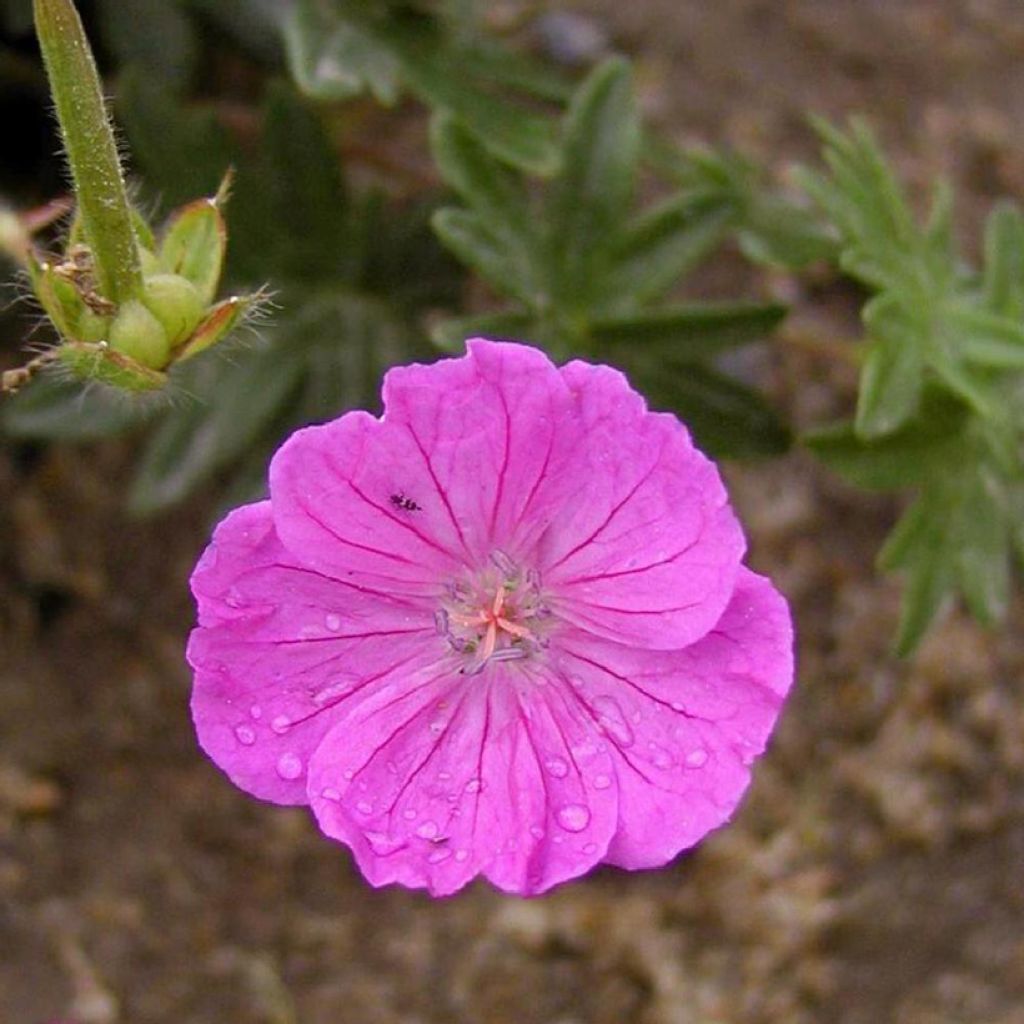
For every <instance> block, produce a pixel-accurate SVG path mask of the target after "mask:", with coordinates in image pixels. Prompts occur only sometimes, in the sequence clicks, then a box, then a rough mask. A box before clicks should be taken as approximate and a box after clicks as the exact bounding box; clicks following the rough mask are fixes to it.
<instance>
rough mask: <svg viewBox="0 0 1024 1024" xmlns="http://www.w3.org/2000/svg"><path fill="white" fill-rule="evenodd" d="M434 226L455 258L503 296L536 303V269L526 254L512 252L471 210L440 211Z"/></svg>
mask: <svg viewBox="0 0 1024 1024" xmlns="http://www.w3.org/2000/svg"><path fill="white" fill-rule="evenodd" d="M432 223H433V225H434V230H435V231H436V232H437V235H438V237H439V238H440V239H441V241H442V242H443V243H444V245H446V246H447V247H448V248H449V249H451V251H452V252H453V253H455V255H456V256H457V257H458V258H459V259H460V260H461V261H462V262H463V263H465V264H467V265H468V266H471V267H473V268H474V269H475V270H476V271H477V272H478V273H479V274H480V275H481V276H482V277H483V278H484V280H486V281H487V282H489V283H490V284H491V286H492V287H493V288H494V289H495V290H496V291H497V292H498V293H499V294H509V295H514V296H516V297H517V298H520V299H522V300H523V301H524V302H528V303H529V302H532V300H533V298H534V289H533V284H532V268H531V265H530V262H529V259H528V257H527V256H526V255H525V254H523V253H517V252H515V251H514V250H511V251H510V250H509V249H508V248H507V247H506V246H504V245H502V243H501V240H500V239H499V238H497V237H496V236H495V235H494V234H492V233H491V231H490V230H489V229H488V228H487V227H486V226H485V225H484V222H483V220H482V219H481V218H480V217H479V216H478V215H477V214H475V213H473V212H472V211H470V210H459V209H455V208H452V207H449V208H447V209H443V210H438V211H437V212H436V213H435V214H434V216H433V220H432Z"/></svg>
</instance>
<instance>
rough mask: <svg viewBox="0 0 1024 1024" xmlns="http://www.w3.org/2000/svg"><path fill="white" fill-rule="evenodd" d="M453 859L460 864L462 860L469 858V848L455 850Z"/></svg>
mask: <svg viewBox="0 0 1024 1024" xmlns="http://www.w3.org/2000/svg"><path fill="white" fill-rule="evenodd" d="M455 859H456V860H457V861H458V862H459V863H460V864H461V863H462V862H463V861H466V860H469V850H456V851H455Z"/></svg>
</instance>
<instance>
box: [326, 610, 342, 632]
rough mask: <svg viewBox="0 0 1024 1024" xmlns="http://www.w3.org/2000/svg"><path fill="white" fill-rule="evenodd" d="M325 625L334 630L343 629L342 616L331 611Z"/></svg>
mask: <svg viewBox="0 0 1024 1024" xmlns="http://www.w3.org/2000/svg"><path fill="white" fill-rule="evenodd" d="M324 625H325V626H326V627H327V628H328V629H329V630H330V631H331V632H332V633H337V632H338V630H339V629H341V616H340V615H335V614H333V613H331V614H330V615H328V616H327V617H326V618H325V619H324Z"/></svg>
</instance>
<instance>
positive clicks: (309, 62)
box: [284, 0, 401, 106]
mask: <svg viewBox="0 0 1024 1024" xmlns="http://www.w3.org/2000/svg"><path fill="white" fill-rule="evenodd" d="M284 42H285V52H286V54H287V57H288V66H289V68H290V69H291V73H292V76H293V77H294V79H295V82H296V84H297V85H298V87H299V88H300V89H301V90H302V91H303V92H304V93H306V94H307V95H309V96H313V97H315V98H316V99H321V100H347V99H351V98H352V97H353V96H357V95H359V93H361V92H363V91H364V90H366V89H368V90H369V91H370V92H372V93H373V95H374V96H375V97H376V99H377V100H378V102H380V103H383V104H385V105H386V106H391V105H392V104H393V103H395V101H396V100H397V99H398V93H399V88H400V75H401V67H400V64H399V61H398V58H397V57H396V56H395V54H394V53H393V52H392V50H391V49H390V48H389V47H387V46H385V45H383V44H382V43H381V42H380V40H378V39H377V37H376V36H375V35H374V34H373V33H372V32H369V31H367V30H366V29H365V28H364V27H363V26H362V25H360V24H358V23H357V22H354V21H350V20H348V19H346V18H344V17H342V16H340V14H339V12H335V11H332V10H330V9H329V8H328V7H327V6H326V5H325V4H324V3H322V2H321V0H299V2H298V3H297V4H296V5H295V6H294V8H293V9H292V10H291V11H290V12H289V14H288V16H287V17H286V20H285V23H284Z"/></svg>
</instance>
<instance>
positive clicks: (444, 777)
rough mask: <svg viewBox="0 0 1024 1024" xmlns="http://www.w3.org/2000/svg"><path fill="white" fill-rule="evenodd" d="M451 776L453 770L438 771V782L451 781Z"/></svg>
mask: <svg viewBox="0 0 1024 1024" xmlns="http://www.w3.org/2000/svg"><path fill="white" fill-rule="evenodd" d="M451 778H452V776H451V772H438V773H437V781H438V782H450V781H451Z"/></svg>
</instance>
